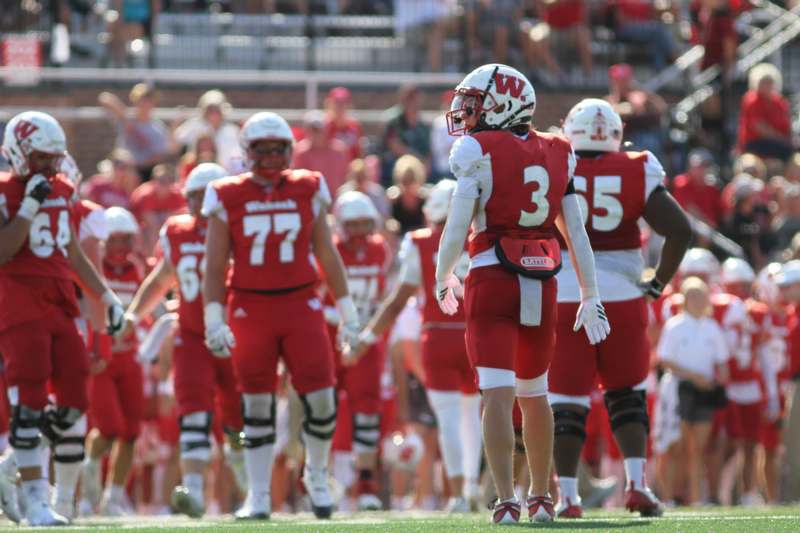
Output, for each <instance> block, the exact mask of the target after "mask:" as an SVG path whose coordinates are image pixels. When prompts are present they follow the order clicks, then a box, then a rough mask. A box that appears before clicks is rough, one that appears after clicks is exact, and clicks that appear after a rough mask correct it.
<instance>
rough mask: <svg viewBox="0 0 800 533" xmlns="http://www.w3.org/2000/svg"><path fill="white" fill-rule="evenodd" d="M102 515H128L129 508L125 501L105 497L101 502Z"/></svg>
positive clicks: (113, 516)
mask: <svg viewBox="0 0 800 533" xmlns="http://www.w3.org/2000/svg"><path fill="white" fill-rule="evenodd" d="M99 514H101V515H102V516H108V517H112V518H115V517H121V516H128V510H127V509H125V502H122V501H118V500H117V499H116V498H107V497H104V498H103V501H102V502H100V513H99Z"/></svg>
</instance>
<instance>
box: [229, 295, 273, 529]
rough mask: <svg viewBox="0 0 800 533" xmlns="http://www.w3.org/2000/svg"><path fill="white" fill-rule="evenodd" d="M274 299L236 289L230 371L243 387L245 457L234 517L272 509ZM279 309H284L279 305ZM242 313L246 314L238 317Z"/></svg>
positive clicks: (254, 515) (251, 516)
mask: <svg viewBox="0 0 800 533" xmlns="http://www.w3.org/2000/svg"><path fill="white" fill-rule="evenodd" d="M272 305H273V299H272V298H268V297H259V296H251V295H243V294H239V293H234V298H233V300H232V302H231V306H230V307H231V309H237V308H242V309H244V310H245V311H246V312H245V313H241V314H240V316H238V317H237V316H234V314H233V313H231V317H230V326H231V329H232V330H233V334H234V336H235V338H236V346H235V347H234V349H233V351H232V359H233V367H234V373H235V375H236V380H237V383H238V386H239V389H240V390H241V391H242V415H243V420H244V426H243V431H242V433H243V444H244V462H245V469H246V471H247V485H248V489H247V498H246V499H245V503H244V505H242V508H241V509H239V511H237V512H236V518H238V519H245V520H247V519H261V520H263V519H267V518H269V516H270V513H271V512H272V502H271V498H270V483H271V481H272V463H273V454H274V448H275V409H276V399H275V390H276V387H277V365H278V338H277V337H276V336H275V333H274V331H275V329H274V321H273V320H272V319H273V318H277V317H276V313H277V310H273V309H272ZM280 312H284V310H283V309H281V310H280ZM241 315H244V316H241Z"/></svg>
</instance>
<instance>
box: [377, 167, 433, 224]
mask: <svg viewBox="0 0 800 533" xmlns="http://www.w3.org/2000/svg"><path fill="white" fill-rule="evenodd" d="M392 176H393V179H394V185H393V186H391V187H389V190H388V191H386V195H387V197H388V198H389V204H390V205H391V215H392V221H393V222H392V227H391V228H390V229H391V231H393V232H394V233H395V234H396V235H398V236H401V235H403V234H404V233H406V232H407V231H411V230H415V229H418V228H422V227H424V226H425V216H424V215H423V213H422V206H423V204H424V203H425V199H426V198H427V190H426V189H425V188H424V185H425V182H426V181H427V180H426V177H427V176H426V172H425V165H423V164H422V161H420V160H419V159H417V158H416V157H414V156H413V155H408V154H407V155H404V156H402V157H401V158H400V159H398V160H397V163H395V165H394V170H393V172H392Z"/></svg>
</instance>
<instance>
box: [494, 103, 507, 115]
mask: <svg viewBox="0 0 800 533" xmlns="http://www.w3.org/2000/svg"><path fill="white" fill-rule="evenodd" d="M505 110H506V104H500V105H498V106H494V108H493V109H492V112H493V113H502V112H503V111H505Z"/></svg>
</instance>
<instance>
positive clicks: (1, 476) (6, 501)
mask: <svg viewBox="0 0 800 533" xmlns="http://www.w3.org/2000/svg"><path fill="white" fill-rule="evenodd" d="M0 509H2V510H3V514H4V515H6V518H8V519H9V520H11V521H12V522H14V523H16V524H19V521H20V519H21V518H22V515H21V513H20V512H19V500H18V498H17V465H16V463H15V461H14V456H13V454H10V453H9V454H7V455H5V456H3V458H2V459H0Z"/></svg>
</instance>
